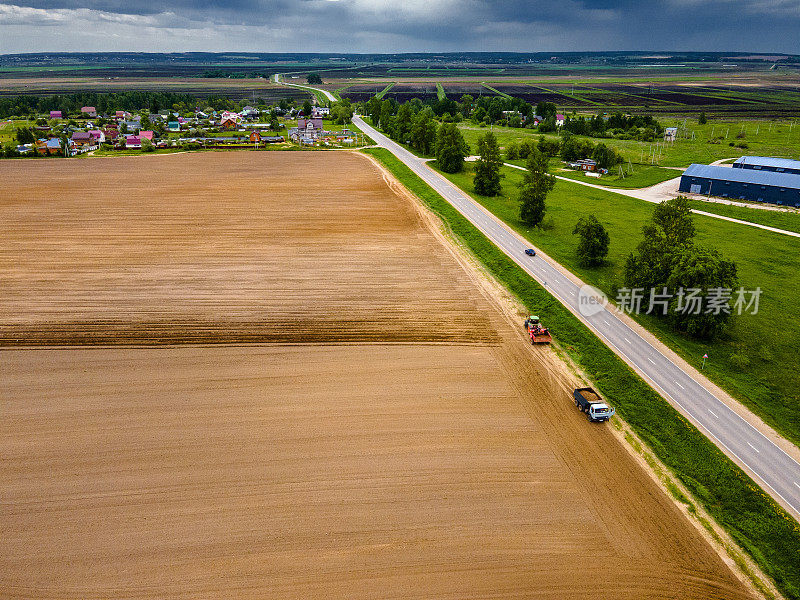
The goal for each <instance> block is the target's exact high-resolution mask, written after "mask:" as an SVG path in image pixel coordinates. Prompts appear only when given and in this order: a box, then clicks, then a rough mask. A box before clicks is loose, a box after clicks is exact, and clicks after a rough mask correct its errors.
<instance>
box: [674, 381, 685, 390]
mask: <svg viewBox="0 0 800 600" xmlns="http://www.w3.org/2000/svg"><path fill="white" fill-rule="evenodd" d="M675 385H677V386H678V387H679V388H681V389H682V390H685V389H686V388H685V387H683V386H682V385H681V384H680V383H678V382H677V381H676V382H675Z"/></svg>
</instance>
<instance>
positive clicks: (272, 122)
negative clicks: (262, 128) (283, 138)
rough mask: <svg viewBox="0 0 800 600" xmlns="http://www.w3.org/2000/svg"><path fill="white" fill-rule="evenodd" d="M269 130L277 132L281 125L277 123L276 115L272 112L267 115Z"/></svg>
mask: <svg viewBox="0 0 800 600" xmlns="http://www.w3.org/2000/svg"><path fill="white" fill-rule="evenodd" d="M269 128H270V129H271V130H272V131H277V130H278V129H280V128H281V124H280V122H279V121H278V114H277V113H276V112H275V111H274V110H273V111H272V112H271V113H270V114H269Z"/></svg>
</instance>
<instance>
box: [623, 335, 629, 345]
mask: <svg viewBox="0 0 800 600" xmlns="http://www.w3.org/2000/svg"><path fill="white" fill-rule="evenodd" d="M622 337H624V338H625V341H626V342H628V343H629V344H630V343H631V341H630V340H629V339H628V338H626V337H625V336H624V335H623V336H622Z"/></svg>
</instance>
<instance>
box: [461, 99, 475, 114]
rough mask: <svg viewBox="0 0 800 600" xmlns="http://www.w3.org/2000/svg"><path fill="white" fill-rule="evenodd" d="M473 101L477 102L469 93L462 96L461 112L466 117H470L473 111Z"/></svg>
mask: <svg viewBox="0 0 800 600" xmlns="http://www.w3.org/2000/svg"><path fill="white" fill-rule="evenodd" d="M473 102H475V98H473V97H472V96H470V95H469V94H464V95H463V96H461V102H460V103H459V106H460V112H461V114H463V115H464V116H465V117H468V116H469V115H470V114H471V113H472V104H473Z"/></svg>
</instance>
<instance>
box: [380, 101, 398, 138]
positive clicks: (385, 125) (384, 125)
mask: <svg viewBox="0 0 800 600" xmlns="http://www.w3.org/2000/svg"><path fill="white" fill-rule="evenodd" d="M392 115H394V109H393V108H392V103H391V102H390V101H389V100H384V101H383V102H382V103H381V113H380V118H379V119H378V121H379V122H380V126H381V129H383V130H384V131H385V132H386V133H388V134H389V135H391V133H392V126H393V123H392V120H393V119H392Z"/></svg>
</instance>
